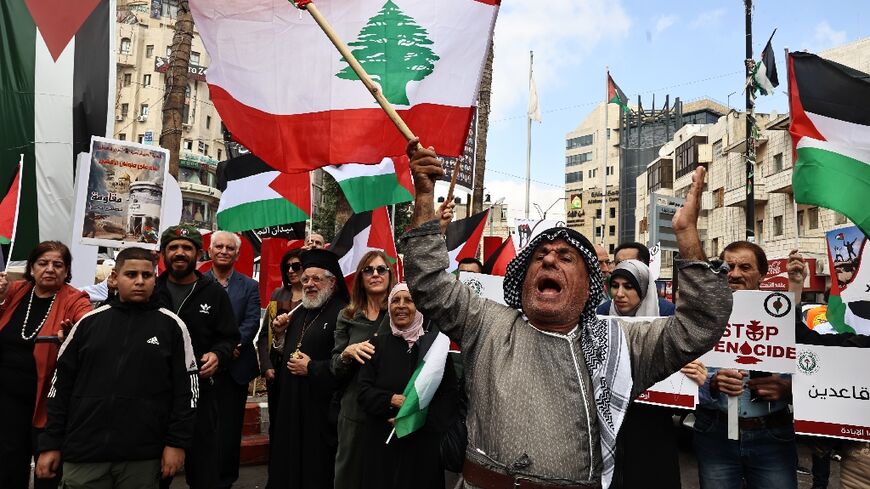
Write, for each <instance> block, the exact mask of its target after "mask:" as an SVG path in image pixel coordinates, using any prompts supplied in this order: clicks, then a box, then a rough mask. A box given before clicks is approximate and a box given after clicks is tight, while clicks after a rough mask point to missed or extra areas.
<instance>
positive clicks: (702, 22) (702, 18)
mask: <svg viewBox="0 0 870 489" xmlns="http://www.w3.org/2000/svg"><path fill="white" fill-rule="evenodd" d="M723 15H725V9H724V8H717V9H716V10H708V11H706V12H701V13H700V14H698V16H697V17H695V18H694V20H692V22H690V23H689V27H691V28H692V29H702V28H705V27H709V26H711V25H713V24H715V23H717V22H718V21H719V19H720V18H722V16H723Z"/></svg>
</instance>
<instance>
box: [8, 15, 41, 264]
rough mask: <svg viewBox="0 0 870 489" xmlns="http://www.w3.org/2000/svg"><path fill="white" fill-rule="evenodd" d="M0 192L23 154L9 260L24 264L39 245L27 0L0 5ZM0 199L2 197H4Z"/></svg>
mask: <svg viewBox="0 0 870 489" xmlns="http://www.w3.org/2000/svg"><path fill="white" fill-rule="evenodd" d="M0 30H2V31H3V35H2V36H0V188H2V189H6V188H8V187H9V184H10V183H11V182H12V179H13V178H14V177H15V173H16V172H17V171H18V164H17V162H18V159H19V155H20V154H21V153H24V170H23V172H24V174H23V175H22V178H21V203H20V205H19V208H18V213H19V222H21V223H23V224H24V225H22V226H19V227H18V229H17V231H16V232H17V236H16V239H15V241H16V245H15V247H14V249H13V252H12V253H13V256H12V257H10V259H15V260H24V259H26V258H27V255H28V253H30V250H31V248H33V246H34V245H35V244H36V243H37V241H38V240H39V226H38V224H37V223H38V222H39V214H38V210H37V207H38V206H37V201H36V172H35V171H34V165H35V163H34V162H35V159H34V158H35V156H34V152H33V141H34V139H35V137H36V136H35V131H36V130H35V124H34V97H33V93H34V90H35V88H34V87H35V70H36V26H35V24H34V23H33V18H32V17H31V16H30V11H29V10H28V9H27V5H25V3H24V0H4V1H2V2H0ZM0 193H3V192H2V191H0Z"/></svg>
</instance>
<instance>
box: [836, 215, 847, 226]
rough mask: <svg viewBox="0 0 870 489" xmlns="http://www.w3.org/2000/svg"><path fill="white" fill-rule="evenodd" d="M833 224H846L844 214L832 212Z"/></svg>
mask: <svg viewBox="0 0 870 489" xmlns="http://www.w3.org/2000/svg"><path fill="white" fill-rule="evenodd" d="M834 224H846V216H844V215H843V214H840V213H839V212H835V213H834Z"/></svg>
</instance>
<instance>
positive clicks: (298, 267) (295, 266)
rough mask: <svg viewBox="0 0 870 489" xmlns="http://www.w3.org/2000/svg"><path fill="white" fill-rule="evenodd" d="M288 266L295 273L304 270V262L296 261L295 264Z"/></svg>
mask: <svg viewBox="0 0 870 489" xmlns="http://www.w3.org/2000/svg"><path fill="white" fill-rule="evenodd" d="M287 266H288V267H290V270H293V271H294V272H298V271H300V270H302V262H298V261H294V262H293V263H288V264H287Z"/></svg>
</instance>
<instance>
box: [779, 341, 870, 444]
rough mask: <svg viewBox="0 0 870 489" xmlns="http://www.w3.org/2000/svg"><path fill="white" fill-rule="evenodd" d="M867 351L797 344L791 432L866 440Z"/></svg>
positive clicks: (869, 412) (869, 424)
mask: <svg viewBox="0 0 870 489" xmlns="http://www.w3.org/2000/svg"><path fill="white" fill-rule="evenodd" d="M868 353H870V351H868V350H867V349H865V348H849V347H839V346H817V345H803V344H800V345H798V351H797V368H796V369H795V373H794V376H792V397H793V399H794V427H795V432H796V433H800V434H806V435H815V436H827V437H832V438H844V439H848V440H858V441H863V442H867V441H870V377H868V375H867V372H868V371H870V354H868Z"/></svg>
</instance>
